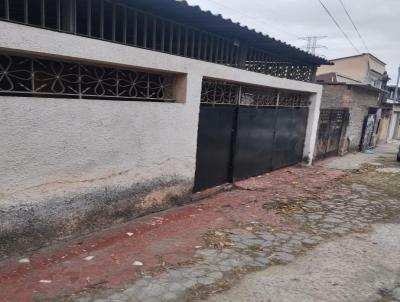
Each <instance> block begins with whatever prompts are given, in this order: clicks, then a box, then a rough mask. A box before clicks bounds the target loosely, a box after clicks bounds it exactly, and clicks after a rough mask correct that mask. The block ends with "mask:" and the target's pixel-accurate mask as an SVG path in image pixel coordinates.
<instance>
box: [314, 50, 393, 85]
mask: <svg viewBox="0 0 400 302" xmlns="http://www.w3.org/2000/svg"><path fill="white" fill-rule="evenodd" d="M331 62H332V63H333V64H334V65H327V66H321V67H320V68H318V71H317V76H318V77H323V76H325V75H326V74H329V73H336V74H338V75H339V77H340V76H344V77H345V78H347V79H344V81H341V82H346V83H347V82H348V80H349V79H350V81H352V82H353V81H356V82H358V83H361V84H365V85H370V86H373V87H376V88H378V89H381V88H383V86H384V85H385V80H386V79H385V76H386V74H385V66H386V64H385V63H384V62H382V61H381V60H379V59H378V58H377V57H375V56H374V55H372V54H370V53H363V54H360V55H356V56H350V57H344V58H338V59H333V60H331ZM386 81H387V80H386Z"/></svg>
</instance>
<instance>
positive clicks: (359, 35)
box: [339, 0, 369, 52]
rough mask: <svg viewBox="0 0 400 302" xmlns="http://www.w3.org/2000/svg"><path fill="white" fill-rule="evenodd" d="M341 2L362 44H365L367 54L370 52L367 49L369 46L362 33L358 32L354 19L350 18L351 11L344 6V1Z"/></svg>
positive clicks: (340, 0)
mask: <svg viewBox="0 0 400 302" xmlns="http://www.w3.org/2000/svg"><path fill="white" fill-rule="evenodd" d="M339 2H340V4H341V5H342V7H343V9H344V11H345V12H346V15H347V17H348V18H349V20H350V22H351V24H353V27H354V29H355V30H356V32H357V34H358V37H359V38H360V40H361V42H362V43H363V45H364V47H365V49H366V50H367V52H369V49H368V47H367V44H366V43H365V41H364V39H363V37H362V36H361V34H360V31H359V30H358V28H357V26H356V24H355V22H354V21H353V18H352V17H351V16H350V13H349V11H348V10H347V8H346V7H345V6H344V3H343V1H342V0H339Z"/></svg>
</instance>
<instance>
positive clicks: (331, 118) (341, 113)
mask: <svg viewBox="0 0 400 302" xmlns="http://www.w3.org/2000/svg"><path fill="white" fill-rule="evenodd" d="M348 122H349V110H348V109H347V108H341V109H321V113H320V117H319V125H318V138H317V147H316V148H317V154H316V157H317V158H319V159H321V158H326V157H329V156H336V155H338V154H339V149H340V145H341V140H342V137H343V133H344V131H345V130H346V127H347V124H348Z"/></svg>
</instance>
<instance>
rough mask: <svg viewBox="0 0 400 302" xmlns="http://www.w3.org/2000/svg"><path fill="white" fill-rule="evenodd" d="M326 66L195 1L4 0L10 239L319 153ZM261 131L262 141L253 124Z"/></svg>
mask: <svg viewBox="0 0 400 302" xmlns="http://www.w3.org/2000/svg"><path fill="white" fill-rule="evenodd" d="M321 64H328V62H327V61H325V60H324V59H321V58H318V57H315V56H312V55H310V54H307V53H305V52H303V51H301V50H299V49H297V48H294V47H292V46H289V45H287V44H285V43H283V42H281V41H277V40H275V39H273V38H271V37H268V36H265V35H263V34H261V33H257V32H255V31H253V30H249V29H248V28H247V27H242V26H240V25H239V24H236V23H233V22H232V21H230V20H226V19H223V18H222V17H221V16H216V15H213V14H211V13H210V12H204V11H202V10H200V8H198V7H191V6H189V5H188V4H187V3H186V2H181V1H173V0H136V1H122V0H121V1H117V0H116V1H108V0H107V1H106V0H104V1H103V0H82V1H75V0H61V1H52V0H44V1H36V0H30V1H12V0H6V1H5V5H3V6H1V7H0V67H1V68H0V141H1V145H2V153H1V155H0V166H1V169H0V199H1V201H0V212H1V213H2V219H1V221H0V240H1V241H2V242H3V243H4V245H3V247H4V249H8V248H10V249H11V248H15V247H18V246H24V245H26V244H36V245H41V244H42V243H43V241H46V240H47V239H50V238H58V237H62V236H68V235H71V234H74V233H77V232H87V231H89V230H91V229H92V228H96V227H101V226H105V225H109V224H111V223H114V222H121V221H124V220H126V219H131V218H134V217H138V216H140V215H144V214H146V213H150V212H154V211H158V210H162V209H166V208H168V207H170V206H174V205H180V204H183V203H185V202H188V201H190V198H191V194H192V192H193V189H195V191H198V190H202V189H206V188H209V187H213V186H217V185H221V184H223V183H226V182H231V181H234V180H235V179H239V178H244V177H249V176H254V175H257V174H260V173H265V172H268V171H270V170H272V169H276V168H279V167H282V166H286V165H290V164H294V163H296V162H299V161H302V160H306V161H307V162H309V163H311V162H312V160H313V154H314V147H315V139H316V132H317V125H318V116H319V107H320V102H321V95H322V87H321V86H320V85H317V84H315V83H313V82H314V80H315V72H316V69H317V67H318V66H320V65H321ZM271 121H274V122H273V123H271ZM296 126H297V127H296ZM288 129H291V130H292V129H297V130H296V131H288ZM257 131H258V132H257ZM260 131H262V133H264V135H265V136H266V137H265V138H264V139H265V140H262V139H260V138H259V137H257V136H254V135H252V136H251V135H250V136H249V135H248V134H249V133H250V134H254V133H260ZM233 137H235V139H234V140H233ZM248 138H251V139H250V140H247V141H246V139H248ZM233 141H235V142H236V144H235V145H232V144H233V143H232V142H233ZM263 141H264V142H265V141H266V142H267V143H264V144H263V143H262V142H263ZM248 146H250V147H248ZM271 146H272V147H273V148H271ZM293 150H294V151H293ZM233 154H236V156H235V157H234V156H233ZM265 154H266V155H265ZM260 167H261V168H260Z"/></svg>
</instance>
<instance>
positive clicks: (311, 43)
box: [299, 36, 328, 55]
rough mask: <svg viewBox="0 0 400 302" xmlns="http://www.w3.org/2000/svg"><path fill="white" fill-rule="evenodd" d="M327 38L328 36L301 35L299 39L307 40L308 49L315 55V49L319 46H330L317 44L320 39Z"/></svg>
mask: <svg viewBox="0 0 400 302" xmlns="http://www.w3.org/2000/svg"><path fill="white" fill-rule="evenodd" d="M325 38H327V36H310V37H300V38H299V39H300V40H305V41H307V46H306V51H307V52H308V53H311V54H313V55H315V51H316V50H317V48H328V47H326V46H324V45H318V44H317V42H318V40H322V39H325Z"/></svg>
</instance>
